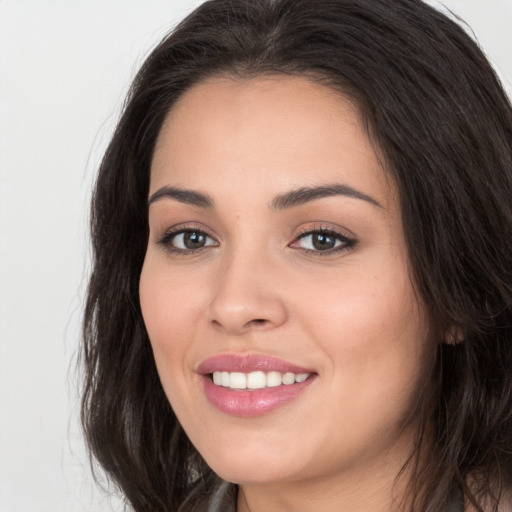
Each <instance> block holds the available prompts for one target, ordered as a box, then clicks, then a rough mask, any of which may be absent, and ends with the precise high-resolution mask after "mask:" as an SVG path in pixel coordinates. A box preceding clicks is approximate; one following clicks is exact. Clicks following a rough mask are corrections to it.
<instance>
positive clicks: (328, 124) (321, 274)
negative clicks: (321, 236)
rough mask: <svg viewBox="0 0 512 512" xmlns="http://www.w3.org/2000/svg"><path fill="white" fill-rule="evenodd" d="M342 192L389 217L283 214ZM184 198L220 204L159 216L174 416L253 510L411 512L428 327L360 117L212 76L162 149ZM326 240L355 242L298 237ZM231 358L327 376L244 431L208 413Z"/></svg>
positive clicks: (152, 326) (320, 90)
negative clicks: (407, 480) (195, 240)
mask: <svg viewBox="0 0 512 512" xmlns="http://www.w3.org/2000/svg"><path fill="white" fill-rule="evenodd" d="M327 184H343V185H345V186H349V187H352V188H353V189H355V190H357V191H358V192H360V193H362V194H365V195H366V196H368V197H370V198H372V199H373V200H374V201H375V202H377V203H378V205H376V204H374V203H372V202H371V201H369V200H365V199H361V198H357V197H348V196H346V195H332V196H330V197H322V198H317V199H315V200H311V201H308V202H306V203H304V204H301V205H295V206H293V207H289V208H283V209H276V208H271V207H269V204H270V203H271V202H272V201H273V200H274V198H275V197H276V196H278V195H280V194H285V193H287V192H289V191H290V190H294V189H297V188H302V187H317V186H325V185H327ZM170 186H172V187H179V188H180V189H187V190H193V191H197V192H200V193H202V194H207V195H208V196H210V197H211V198H212V199H213V200H214V202H215V205H214V207H210V208H205V207H202V206H197V205H191V204H186V203H184V202H182V201H179V200H176V199H173V198H170V197H160V198H159V199H157V200H154V201H153V202H152V203H151V206H150V208H149V225H150V236H149V243H148V248H147V254H146V258H145V262H144V266H143V270H142V274H141V278H140V300H141V307H142V312H143V316H144V320H145V323H146V327H147V330H148V333H149V337H150V340H151V343H152V347H153V351H154V356H155V360H156V364H157V368H158V371H159V375H160V378H161V381H162V384H163V387H164V390H165V392H166V394H167V396H168V398H169V401H170V403H171V405H172V407H173V408H174V411H175V412H176V414H177V417H178V419H179V421H180V422H181V424H182V425H183V427H184V429H185V431H186V432H187V434H188V436H189V437H190V439H191V441H192V443H193V444H194V445H195V446H196V448H197V449H198V450H199V452H200V453H201V455H202V456H203V457H204V458H205V460H206V461H207V463H208V464H209V465H210V466H211V467H212V468H213V470H214V471H215V472H217V473H218V474H219V475H220V476H221V477H222V478H224V479H226V480H229V481H231V482H236V483H238V484H239V485H240V492H239V503H238V510H239V511H248V510H251V511H252V512H257V511H266V512H271V511H274V510H275V511H281V512H282V511H294V512H300V511H311V510H323V511H333V512H334V511H336V512H340V511H341V512H343V511H350V512H358V511H361V512H362V511H365V512H371V511H379V512H382V511H386V510H389V511H391V510H397V501H396V500H400V499H401V498H402V497H403V496H402V495H401V493H403V486H402V484H401V483H400V482H401V481H402V480H400V481H399V483H397V484H396V485H394V484H395V477H396V475H397V474H398V472H399V471H400V468H401V467H402V464H403V463H404V461H405V460H406V458H407V456H408V455H409V454H410V450H411V447H412V438H413V435H414V429H415V425H414V423H407V424H405V420H406V418H407V417H408V414H409V412H410V411H411V408H412V405H413V402H414V401H415V396H416V393H417V388H418V384H419V381H420V379H421V376H422V372H423V371H424V367H425V360H426V350H427V346H428V341H429V334H428V333H429V322H428V320H427V316H426V312H425V308H424V305H423V304H422V303H421V301H420V299H419V298H418V296H417V294H416V293H415V289H414V283H413V281H412V279H411V269H410V264H409V260H408V255H407V246H406V242H405V239H404V233H403V228H402V221H401V212H400V207H399V204H398V200H397V193H396V189H395V186H394V184H393V183H392V182H391V180H390V179H389V178H388V177H387V175H386V174H385V173H384V171H383V170H382V169H381V167H380V166H379V163H378V160H377V158H376V155H375V153H374V150H373V148H372V146H371V144H370V142H369V141H368V138H367V136H366V134H365V132H364V130H363V128H362V126H361V122H360V119H359V113H358V111H357V109H356V108H355V107H354V105H353V104H352V103H351V102H350V101H349V100H348V99H346V98H344V97H343V96H341V95H340V94H339V93H335V92H333V91H331V90H330V89H328V88H326V87H325V86H322V85H319V84H315V83H313V82H311V81H309V80H307V79H306V78H298V77H279V76H275V77H258V78H255V79H252V80H235V79H228V78H215V79H210V80H209V81H207V82H203V83H201V84H199V85H196V86H194V87H193V88H191V89H190V90H188V91H187V92H186V93H185V94H184V95H183V96H182V97H181V98H180V100H179V101H178V103H177V104H176V105H175V106H174V107H173V109H172V111H171V112H170V113H169V115H168V117H167V119H166V121H165V123H164V125H163V127H162V130H161V133H160V135H159V138H158V141H157V145H156V149H155V153H154V158H153V162H152V169H151V184H150V197H151V196H152V195H153V194H154V193H155V192H157V191H158V190H160V189H161V188H162V187H170ZM171 228H176V229H178V230H179V229H183V228H187V229H193V230H196V231H198V230H199V231H202V232H204V233H206V234H207V236H208V238H206V239H205V240H207V245H206V246H205V247H203V248H202V249H197V250H192V251H188V252H185V251H180V250H179V247H180V242H181V241H182V237H181V238H180V237H179V236H175V237H174V238H172V237H169V236H167V238H166V243H165V244H164V243H162V238H164V237H165V235H166V233H168V231H169V229H171ZM319 228H328V229H331V230H333V231H336V232H339V233H340V234H341V235H342V236H345V237H348V238H350V239H352V240H354V241H356V242H355V243H353V244H352V246H347V245H344V243H343V242H342V241H341V240H340V241H338V242H337V243H338V245H337V247H336V248H341V249H340V250H336V251H335V250H326V251H320V250H316V251H315V250H314V246H312V245H311V242H312V236H310V235H308V236H304V237H302V238H301V235H302V233H304V232H311V231H314V230H318V229H319ZM173 244H174V245H173ZM308 248H309V249H310V250H309V251H308V250H307V249H308ZM223 353H237V354H263V355H270V356H273V357H278V358H281V359H284V360H286V361H289V362H291V363H293V364H296V365H299V366H301V367H306V368H312V369H314V371H315V372H316V374H317V376H316V379H315V380H314V382H312V383H311V384H310V385H309V386H308V387H307V388H306V390H305V391H304V392H303V393H302V394H300V395H299V396H298V397H297V398H296V399H295V400H293V401H292V402H290V403H288V404H286V405H284V406H282V407H280V408H278V409H277V410H275V411H273V412H271V413H268V414H265V415H263V416H259V417H255V418H244V417H235V416H231V415H228V414H225V413H223V412H220V411H219V410H217V409H216V408H215V407H213V406H212V405H211V404H210V402H209V401H208V400H207V398H206V396H205V394H204V391H203V386H202V384H201V378H200V376H199V375H198V374H197V371H196V370H197V368H198V366H199V364H200V363H201V362H202V361H204V360H205V359H206V358H208V357H210V356H214V355H217V354H223Z"/></svg>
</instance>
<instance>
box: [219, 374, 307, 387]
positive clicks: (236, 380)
mask: <svg viewBox="0 0 512 512" xmlns="http://www.w3.org/2000/svg"><path fill="white" fill-rule="evenodd" d="M310 375H311V374H310V373H299V374H295V373H292V372H286V373H281V372H276V371H273V372H272V371H271V372H268V373H265V372H262V371H256V372H251V373H242V372H227V371H216V372H213V374H212V380H213V382H214V384H216V385H217V386H222V387H225V388H230V389H264V388H275V387H278V386H290V385H292V384H295V383H300V382H304V381H305V380H306V379H307V378H308V377H309V376H310Z"/></svg>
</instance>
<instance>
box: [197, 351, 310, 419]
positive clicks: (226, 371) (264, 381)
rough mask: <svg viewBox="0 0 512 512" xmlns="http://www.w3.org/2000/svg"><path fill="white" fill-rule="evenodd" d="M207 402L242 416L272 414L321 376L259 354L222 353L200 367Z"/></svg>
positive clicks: (219, 408) (224, 410)
mask: <svg viewBox="0 0 512 512" xmlns="http://www.w3.org/2000/svg"><path fill="white" fill-rule="evenodd" d="M198 373H199V374H200V377H201V381H202V383H203V389H204V393H205V395H206V398H207V400H208V401H209V402H210V404H211V405H213V406H214V407H215V408H216V409H218V410H219V411H221V412H223V413H225V414H228V415H231V416H242V417H254V416H261V415H264V414H268V413H270V412H272V411H275V410H276V409H278V408H280V407H283V406H285V405H286V404H289V403H290V402H293V401H294V400H295V399H297V398H298V397H299V396H300V395H301V394H302V393H303V392H305V391H306V389H307V388H308V387H309V386H310V384H312V383H313V382H314V381H315V380H316V379H317V377H318V374H317V373H316V372H315V371H313V370H312V369H307V368H303V367H301V366H297V365H294V364H292V363H290V362H287V361H284V360H282V359H277V358H274V357H270V356H266V355H258V354H245V355H244V354H220V355H217V356H214V357H211V358H209V359H207V360H206V361H204V362H203V363H202V364H201V365H200V366H199V368H198Z"/></svg>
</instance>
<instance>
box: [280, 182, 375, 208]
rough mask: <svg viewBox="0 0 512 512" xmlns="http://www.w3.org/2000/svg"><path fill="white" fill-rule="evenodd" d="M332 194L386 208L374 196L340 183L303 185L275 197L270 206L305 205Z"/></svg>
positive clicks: (290, 206) (288, 206)
mask: <svg viewBox="0 0 512 512" xmlns="http://www.w3.org/2000/svg"><path fill="white" fill-rule="evenodd" d="M331 196H346V197H350V198H353V199H361V200H362V201H366V202H368V203H370V204H372V205H374V206H377V207H378V208H384V207H383V206H382V205H381V204H380V203H379V202H378V201H377V200H376V199H374V198H373V197H371V196H369V195H367V194H364V193H363V192H360V191H359V190H356V189H355V188H352V187H349V186H348V185H342V184H338V183H335V184H332V185H324V186H320V187H302V188H298V189H296V190H291V191H290V192H286V194H282V195H279V196H277V197H276V198H274V200H273V201H272V202H271V203H270V207H271V208H272V209H274V210H284V209H286V208H292V207H294V206H300V205H303V204H305V203H308V202H310V201H314V200H316V199H322V198H324V197H331Z"/></svg>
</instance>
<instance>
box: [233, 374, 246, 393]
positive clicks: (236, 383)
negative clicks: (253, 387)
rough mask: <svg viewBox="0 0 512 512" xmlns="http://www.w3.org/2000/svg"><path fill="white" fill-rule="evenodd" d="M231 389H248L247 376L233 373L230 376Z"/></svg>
mask: <svg viewBox="0 0 512 512" xmlns="http://www.w3.org/2000/svg"><path fill="white" fill-rule="evenodd" d="M229 387H230V388H231V389H245V388H247V375H245V373H240V372H232V373H230V374H229Z"/></svg>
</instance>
